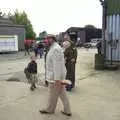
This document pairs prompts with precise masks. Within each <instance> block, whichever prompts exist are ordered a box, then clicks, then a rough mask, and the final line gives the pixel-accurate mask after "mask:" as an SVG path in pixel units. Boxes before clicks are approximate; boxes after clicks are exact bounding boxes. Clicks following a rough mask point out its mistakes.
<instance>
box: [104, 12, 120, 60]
mask: <svg viewBox="0 0 120 120" xmlns="http://www.w3.org/2000/svg"><path fill="white" fill-rule="evenodd" d="M106 20H107V28H106V29H107V32H106V36H107V37H106V58H105V60H106V61H110V60H111V56H112V61H116V62H119V61H120V15H119V14H117V15H110V16H107V19H106ZM111 34H112V36H110V35H111ZM111 40H112V41H111ZM111 44H112V46H111ZM111 49H112V55H111Z"/></svg>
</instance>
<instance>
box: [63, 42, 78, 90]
mask: <svg viewBox="0 0 120 120" xmlns="http://www.w3.org/2000/svg"><path fill="white" fill-rule="evenodd" d="M65 42H66V46H67V47H66V48H65V50H64V57H65V66H66V69H67V75H66V79H67V80H70V81H71V82H72V84H71V85H67V86H66V89H67V91H71V90H72V88H74V87H75V64H76V60H77V49H76V47H75V45H74V43H73V42H72V41H70V40H69V41H65ZM65 42H64V43H65ZM64 43H63V44H64ZM63 46H64V45H63Z"/></svg>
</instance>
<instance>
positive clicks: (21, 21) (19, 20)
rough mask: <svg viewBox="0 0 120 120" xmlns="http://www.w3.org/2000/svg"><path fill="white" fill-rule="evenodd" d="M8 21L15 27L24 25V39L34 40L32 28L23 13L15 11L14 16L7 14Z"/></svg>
mask: <svg viewBox="0 0 120 120" xmlns="http://www.w3.org/2000/svg"><path fill="white" fill-rule="evenodd" d="M8 18H9V20H11V21H12V22H13V23H14V24H17V25H24V27H25V30H26V39H35V37H36V34H35V32H34V30H33V26H32V24H31V22H30V20H29V19H28V16H27V14H26V13H25V12H21V13H20V12H18V10H16V11H15V13H14V14H11V13H9V14H8Z"/></svg>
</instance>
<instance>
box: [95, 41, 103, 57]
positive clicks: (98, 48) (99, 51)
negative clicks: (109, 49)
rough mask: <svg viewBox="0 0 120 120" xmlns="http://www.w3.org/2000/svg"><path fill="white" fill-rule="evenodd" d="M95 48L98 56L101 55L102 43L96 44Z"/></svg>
mask: <svg viewBox="0 0 120 120" xmlns="http://www.w3.org/2000/svg"><path fill="white" fill-rule="evenodd" d="M96 47H97V50H98V54H100V55H101V54H102V53H101V49H102V41H99V42H98V43H97V45H96Z"/></svg>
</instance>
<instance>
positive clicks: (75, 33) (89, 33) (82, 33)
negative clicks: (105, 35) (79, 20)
mask: <svg viewBox="0 0 120 120" xmlns="http://www.w3.org/2000/svg"><path fill="white" fill-rule="evenodd" d="M66 32H67V33H68V34H69V35H70V38H71V40H73V41H74V42H76V41H77V38H80V41H81V43H85V42H90V40H91V39H93V38H102V29H96V28H80V27H71V28H69V29H67V31H66Z"/></svg>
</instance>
